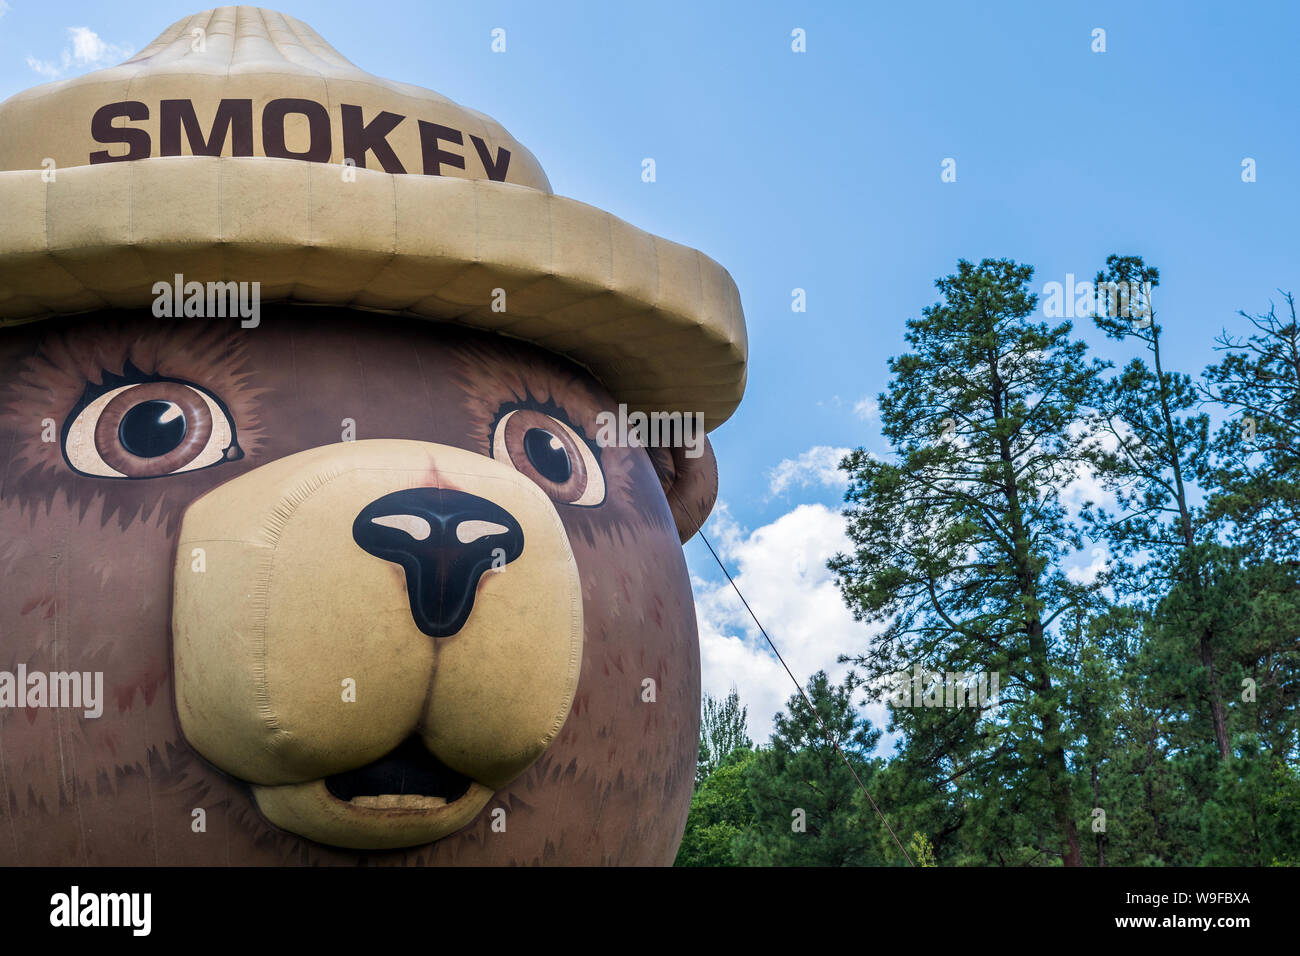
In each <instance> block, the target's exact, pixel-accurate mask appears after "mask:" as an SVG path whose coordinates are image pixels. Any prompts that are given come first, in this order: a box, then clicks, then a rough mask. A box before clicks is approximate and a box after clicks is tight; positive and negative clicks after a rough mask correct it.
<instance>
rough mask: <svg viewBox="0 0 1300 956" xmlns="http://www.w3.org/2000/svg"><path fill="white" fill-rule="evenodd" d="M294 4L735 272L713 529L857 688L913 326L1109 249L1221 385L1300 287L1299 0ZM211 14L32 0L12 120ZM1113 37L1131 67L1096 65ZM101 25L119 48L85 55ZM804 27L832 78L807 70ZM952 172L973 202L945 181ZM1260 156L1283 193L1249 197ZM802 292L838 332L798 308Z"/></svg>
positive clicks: (737, 654) (6, 13) (23, 28)
mask: <svg viewBox="0 0 1300 956" xmlns="http://www.w3.org/2000/svg"><path fill="white" fill-rule="evenodd" d="M274 7H275V9H278V10H280V11H282V12H284V13H288V14H291V15H293V16H296V17H299V18H300V19H302V20H304V21H306V22H307V23H308V24H310V25H311V26H312V27H314V28H315V29H316V30H317V31H318V32H319V33H320V34H321V35H322V36H324V37H325V38H326V39H327V40H329V41H330V42H331V43H332V44H333V45H334V46H335V47H336V48H338V49H339V51H340V52H341V53H343V54H344V55H345V56H347V57H348V58H350V59H351V60H352V61H353V62H354V63H356V64H357V65H358V66H360V67H362V68H363V69H366V70H369V71H371V72H373V73H377V74H379V75H382V76H385V77H389V78H391V79H396V80H401V81H405V82H410V83H416V84H419V85H422V86H426V87H429V88H431V89H434V90H437V91H438V92H440V93H442V94H444V95H446V96H449V97H451V98H452V99H454V100H456V101H458V102H460V103H463V104H465V105H466V106H470V107H472V108H474V109H478V110H481V111H483V112H485V113H487V114H489V115H491V116H493V117H494V118H496V119H497V120H499V121H500V122H501V123H502V124H503V125H505V127H506V128H507V129H508V130H510V132H511V133H512V134H513V135H514V136H515V137H517V138H518V139H519V140H520V141H521V142H522V143H524V144H525V145H526V146H527V147H528V148H529V149H531V150H532V151H533V153H534V154H535V155H536V156H537V157H538V159H539V160H540V161H541V163H542V165H543V167H544V168H545V169H546V171H547V173H548V175H549V176H550V179H551V183H552V186H553V187H554V188H555V191H556V192H557V193H560V194H562V195H566V196H572V197H574V198H576V199H580V200H582V201H584V202H588V203H591V204H593V205H595V206H598V207H600V208H602V209H605V210H608V211H610V212H612V213H614V214H615V215H618V216H620V217H622V218H624V219H626V220H628V221H629V222H631V223H633V224H634V225H636V226H638V227H640V228H642V229H645V230H648V231H650V232H653V233H656V234H658V235H662V236H666V237H668V238H671V239H674V240H677V241H680V242H683V243H686V244H688V245H692V246H695V247H697V248H699V249H701V250H703V251H704V252H705V253H707V254H708V255H710V256H712V257H713V258H714V259H716V260H717V261H719V262H720V263H722V264H723V265H724V266H726V268H727V269H728V270H730V272H731V274H732V276H733V277H734V278H735V280H736V283H737V285H738V286H739V288H740V293H741V298H742V302H743V304H744V307H745V313H746V317H747V320H748V324H749V334H750V362H751V364H750V378H749V390H748V393H747V395H746V397H745V401H744V402H743V404H742V405H741V407H740V410H739V412H738V413H737V414H736V415H735V416H734V417H733V418H732V419H731V421H729V422H728V423H727V424H726V425H724V426H723V427H722V428H721V429H720V430H718V431H717V432H715V433H714V435H713V436H712V437H713V442H714V446H715V448H716V450H717V453H718V458H719V462H720V470H721V494H720V500H721V503H722V507H720V509H719V511H718V512H715V516H714V519H713V520H712V522H711V523H710V526H709V527H708V528H707V529H706V530H707V531H708V532H709V533H710V534H711V537H713V538H714V539H716V542H715V543H716V544H718V545H720V546H721V550H722V551H723V554H724V556H725V557H726V558H727V560H728V563H729V565H730V566H731V567H732V569H733V573H738V575H739V577H738V581H739V583H740V586H741V588H742V590H745V592H746V596H747V597H748V598H749V600H750V603H751V604H752V605H753V606H754V607H755V609H756V610H757V611H758V613H759V615H760V617H762V618H763V619H764V623H765V624H767V625H768V630H769V633H771V634H772V636H773V637H774V639H775V640H776V641H777V642H778V646H781V648H782V650H783V652H788V653H787V659H788V660H789V661H790V663H791V666H792V668H793V669H794V670H795V672H796V674H797V675H798V676H800V677H801V678H806V677H807V675H808V674H810V673H811V672H812V671H814V670H816V669H817V668H819V667H825V668H827V669H828V670H830V671H832V672H833V673H835V674H839V673H840V672H841V671H842V668H839V667H837V666H836V665H835V657H836V655H837V654H838V653H840V652H841V651H843V650H848V649H851V648H853V647H855V646H856V647H860V646H863V645H865V642H866V641H867V640H869V636H870V635H869V632H868V631H867V629H866V628H864V627H863V626H861V625H856V624H854V623H853V622H852V620H851V619H850V618H849V617H848V614H847V611H845V610H844V609H843V607H842V606H841V605H839V603H838V595H837V594H836V593H835V591H834V588H833V587H832V586H831V585H830V583H829V577H828V575H827V574H826V572H825V571H824V569H823V568H822V567H821V564H822V562H823V561H824V559H825V556H826V555H828V554H830V553H833V552H834V551H835V550H836V549H837V548H838V547H840V546H842V545H841V544H840V541H841V539H840V538H839V534H840V531H839V527H840V521H839V517H838V515H837V513H836V512H837V511H838V508H839V504H840V494H841V490H842V485H839V484H837V481H836V477H835V474H834V470H833V468H830V467H828V463H830V464H833V461H834V459H835V457H836V455H835V453H834V452H833V451H832V450H834V449H841V448H847V447H850V446H855V445H866V446H867V447H868V448H871V449H873V450H876V451H883V450H884V447H883V445H882V444H881V441H880V438H879V435H878V422H876V421H875V420H873V419H872V418H871V417H870V415H869V414H868V412H869V408H867V407H863V406H860V405H859V403H860V401H861V400H862V399H863V398H864V397H872V396H875V395H876V394H877V393H878V392H880V391H881V390H882V389H883V388H884V387H885V384H886V380H887V368H886V361H887V359H888V358H889V356H890V355H893V354H896V353H898V352H899V351H900V350H901V348H902V344H903V343H902V332H903V328H904V320H905V319H906V318H908V317H911V316H915V315H917V314H919V312H920V310H921V309H922V308H923V307H924V306H926V305H928V304H930V303H931V302H933V301H934V297H935V292H934V288H933V281H934V279H935V278H936V277H938V276H940V275H945V274H947V273H949V272H951V271H953V270H954V269H955V264H956V261H957V259H958V258H968V259H973V260H978V259H980V258H983V257H986V256H988V257H1003V256H1005V257H1010V258H1014V259H1017V260H1019V261H1022V262H1027V263H1030V264H1032V265H1033V266H1035V268H1036V270H1037V271H1036V277H1035V288H1037V289H1041V287H1042V284H1043V283H1045V282H1048V281H1053V280H1054V281H1062V282H1063V281H1064V280H1065V276H1066V274H1067V273H1074V274H1075V275H1076V276H1077V277H1079V278H1081V279H1082V278H1090V277H1091V276H1092V275H1093V274H1094V273H1095V272H1096V271H1097V269H1098V268H1099V267H1100V266H1101V264H1102V263H1103V262H1104V259H1105V257H1106V255H1107V254H1108V253H1111V252H1120V253H1127V254H1139V255H1142V256H1144V257H1145V258H1146V260H1147V262H1148V263H1151V264H1155V265H1157V266H1158V267H1159V268H1160V271H1161V287H1160V290H1159V292H1158V293H1157V298H1156V306H1157V310H1158V313H1159V316H1160V320H1161V323H1162V325H1163V327H1164V329H1165V333H1166V338H1165V343H1166V349H1167V355H1168V361H1169V364H1171V365H1172V366H1173V367H1175V368H1181V369H1184V370H1188V371H1192V372H1196V371H1199V369H1200V368H1202V367H1203V366H1204V365H1205V364H1206V362H1207V361H1210V360H1211V359H1212V357H1213V351H1212V346H1213V342H1212V340H1213V337H1214V335H1215V334H1216V333H1217V332H1218V331H1219V330H1220V329H1221V328H1222V327H1223V326H1225V325H1228V326H1231V325H1233V323H1234V321H1235V316H1236V312H1237V310H1238V309H1243V308H1244V309H1247V310H1248V311H1252V312H1253V311H1263V310H1266V309H1267V306H1268V300H1269V298H1270V297H1273V298H1276V292H1275V290H1276V289H1277V288H1279V287H1281V288H1284V289H1296V290H1298V291H1300V261H1298V260H1297V252H1298V251H1300V242H1298V241H1297V238H1296V226H1297V219H1298V218H1300V217H1297V212H1298V211H1300V198H1298V197H1300V193H1298V192H1297V189H1296V183H1297V181H1298V180H1300V133H1298V132H1297V110H1296V100H1297V70H1296V66H1295V54H1294V44H1295V37H1296V36H1297V35H1300V6H1297V5H1294V4H1287V3H1282V2H1273V3H1257V4H1251V5H1249V6H1246V7H1241V6H1235V5H1229V4H1217V5H1214V4H1208V3H1187V2H1184V3H1141V4H1134V3H1087V4H1084V3H1050V4H1048V3H997V2H992V3H985V4H969V3H958V2H948V3H928V4H927V3H906V4H891V5H883V4H866V3H858V2H840V3H829V2H823V3H817V4H815V5H814V4H795V3H764V2H745V3H740V2H727V3H707V2H701V0H694V2H672V0H669V2H659V3H654V4H640V5H632V4H624V3H618V4H599V3H596V2H584V3H580V2H562V0H554V2H549V3H546V4H539V3H535V2H523V0H517V2H508V3H506V2H503V3H490V2H489V3H483V2H476V3H471V4H450V3H445V4H444V3H420V2H407V0H400V2H399V0H391V2H390V0H375V2H371V3H366V4H358V3H355V2H347V3H344V2H337V3H335V2H322V3H302V2H290V0H282V2H279V3H278V4H275V5H274ZM200 8H201V5H200V4H197V3H194V2H179V3H178V2H172V0H167V2H156V0H155V2H149V3H143V2H133V0H117V2H114V3H113V4H112V5H106V4H96V3H81V2H66V3H65V2H41V3H32V2H26V0H7V3H6V2H5V0H0V11H3V13H0V98H3V97H7V96H9V95H11V94H13V93H15V92H17V91H19V90H22V89H25V88H27V87H29V86H33V85H35V84H37V83H39V82H43V81H44V80H46V79H48V78H50V76H49V75H48V74H50V72H51V71H57V72H58V73H59V75H61V76H68V75H75V74H77V73H83V72H88V71H90V70H92V69H98V68H100V67H102V66H106V65H111V64H112V63H116V62H118V61H119V60H120V59H123V58H124V56H123V55H121V54H123V53H124V52H125V51H135V50H138V49H140V48H141V47H143V46H144V45H145V44H147V43H148V42H149V41H150V40H152V39H153V38H154V37H155V36H156V35H157V34H159V33H160V32H162V30H163V29H164V28H165V27H167V26H168V25H170V24H171V23H172V22H173V21H175V20H177V19H180V18H181V17H184V16H186V15H188V14H191V13H194V12H196V11H197V10H198V9H200ZM497 27H500V28H504V29H505V30H506V52H505V53H503V54H500V53H493V52H491V50H490V41H491V31H492V29H493V28H497ZM1098 27H1100V28H1102V29H1104V30H1105V31H1106V47H1107V49H1106V52H1105V53H1094V52H1092V50H1091V45H1092V31H1093V30H1094V28H1098ZM74 28H82V29H83V30H85V31H88V33H89V34H93V37H94V39H91V38H90V36H88V33H84V32H83V33H79V34H78V35H77V36H79V37H80V38H81V40H80V43H75V42H74V36H73V34H72V33H70V30H73V29H74ZM795 28H802V29H803V30H804V31H806V35H807V52H805V53H794V52H792V51H791V31H792V30H793V29H795ZM78 52H80V53H81V54H82V55H81V56H80V57H79V56H78ZM65 60H66V65H65ZM33 62H35V64H36V68H34V67H33V66H32V63H33ZM38 70H45V71H46V73H47V75H44V76H43V75H40V73H39V72H38ZM0 135H3V131H0ZM645 157H653V158H654V159H655V161H656V166H657V175H658V178H657V181H656V182H655V183H652V184H647V183H644V182H642V180H641V175H640V174H641V161H642V159H643V158H645ZM949 157H951V158H952V159H954V160H955V161H956V172H957V181H956V182H954V183H944V182H941V181H940V172H941V168H940V164H941V162H942V161H943V160H944V159H945V158H949ZM1246 157H1250V158H1253V159H1254V160H1255V162H1256V169H1257V181H1256V182H1253V183H1243V182H1242V179H1241V163H1242V160H1243V159H1244V158H1246ZM796 287H798V288H803V289H805V290H806V294H807V312H806V313H802V314H800V313H794V312H792V311H791V290H792V289H794V288H796ZM1078 327H1079V331H1080V332H1081V334H1082V335H1083V336H1084V337H1085V338H1086V339H1087V340H1088V341H1089V342H1090V343H1092V344H1093V345H1094V346H1095V347H1096V348H1097V350H1098V352H1099V353H1100V354H1101V355H1103V356H1105V357H1107V358H1112V359H1115V360H1123V359H1125V358H1126V357H1127V355H1126V354H1125V353H1124V352H1122V351H1121V349H1122V346H1120V345H1118V344H1116V343H1108V342H1105V341H1104V340H1102V339H1101V337H1100V335H1099V334H1097V333H1096V331H1095V330H1094V329H1093V328H1092V327H1091V323H1090V322H1088V321H1087V320H1084V321H1083V322H1081V323H1078ZM855 407H858V408H859V411H858V412H857V413H855ZM817 449H823V450H822V451H817ZM783 463H784V464H783ZM687 556H688V560H689V562H690V565H691V569H692V573H693V575H694V576H695V577H696V590H697V598H698V600H699V604H700V616H701V632H702V634H701V640H702V646H703V650H704V664H705V687H706V689H711V690H714V691H725V689H726V687H727V686H728V685H729V684H731V683H732V682H733V681H734V682H735V683H736V684H737V685H738V686H739V688H740V691H741V696H742V699H743V700H744V701H745V702H747V703H748V704H749V705H750V717H751V726H752V730H753V731H754V735H755V736H756V737H766V734H767V732H768V729H769V726H770V716H771V713H772V711H774V710H775V708H776V707H777V706H778V705H779V704H780V703H781V702H782V701H783V700H784V699H785V697H786V696H788V694H789V693H790V692H791V691H792V690H793V687H792V686H791V685H790V683H789V679H788V678H787V677H786V676H785V675H784V673H783V672H781V671H779V669H778V668H777V666H776V665H775V664H774V663H773V662H772V661H771V660H770V658H769V657H768V656H767V655H766V652H765V651H764V650H763V648H762V646H761V644H760V643H759V642H761V638H760V637H757V635H756V633H755V632H753V631H752V629H750V628H749V627H748V625H747V624H746V620H745V619H744V618H743V617H742V616H741V615H742V614H743V611H742V610H741V609H740V608H739V604H738V602H735V600H734V596H731V597H729V596H728V595H726V594H725V593H723V592H721V591H720V590H719V587H718V581H719V575H718V574H717V571H716V568H715V567H714V566H713V563H712V559H711V558H710V557H709V555H708V552H707V551H706V550H705V549H704V548H703V546H702V545H700V544H699V543H698V542H695V543H692V544H691V545H689V546H688V548H687ZM871 712H873V711H871V710H869V713H871Z"/></svg>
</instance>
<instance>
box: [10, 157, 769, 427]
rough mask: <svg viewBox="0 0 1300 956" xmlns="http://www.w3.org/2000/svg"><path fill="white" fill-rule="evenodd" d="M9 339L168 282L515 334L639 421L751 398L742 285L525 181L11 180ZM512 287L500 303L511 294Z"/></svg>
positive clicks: (168, 164) (195, 160)
mask: <svg viewBox="0 0 1300 956" xmlns="http://www.w3.org/2000/svg"><path fill="white" fill-rule="evenodd" d="M0 208H3V209H5V210H6V215H5V230H4V232H3V234H0V325H15V324H19V323H23V322H32V321H37V320H40V319H43V318H48V317H51V316H56V315H70V314H76V313H80V312H87V311H93V310H99V309H109V308H140V307H146V306H150V305H151V304H152V303H153V301H154V299H155V297H156V296H155V293H154V291H153V287H154V285H155V283H157V282H160V281H161V282H168V283H170V282H171V281H172V280H173V277H174V276H175V275H176V274H177V273H179V274H182V275H183V276H184V277H185V281H187V282H188V281H199V282H209V281H250V282H251V281H257V282H259V283H260V297H261V301H263V302H276V301H296V302H304V303H312V304H322V305H334V306H346V307H350V308H356V309H362V310H370V311H379V312H386V313H399V314H406V315H410V316H413V317H417V318H422V319H428V320H434V321H440V322H451V323H458V324H461V325H466V326H470V327H473V328H477V329H483V330H486V331H490V332H498V333H501V334H503V335H507V336H511V337H514V338H518V339H523V340H525V341H528V342H532V343H535V344H536V345H538V346H540V347H542V348H545V349H548V350H550V351H553V352H556V353H559V354H561V355H564V356H566V357H568V358H570V359H572V360H573V361H575V362H578V363H579V364H581V365H583V366H585V367H586V368H587V369H589V370H590V371H591V372H592V374H593V375H594V376H595V377H596V378H597V379H599V380H600V381H601V382H602V383H603V384H604V385H605V386H606V387H607V388H609V390H610V392H611V393H612V394H613V395H614V396H615V398H616V399H617V400H618V401H621V402H626V403H627V405H628V406H629V407H630V408H632V409H638V410H643V411H681V412H701V413H703V415H704V420H705V427H706V428H708V429H710V430H711V429H713V428H715V427H716V426H718V425H720V424H721V423H722V422H724V421H725V420H726V419H727V418H728V417H730V415H731V414H732V413H733V412H734V411H735V409H736V406H737V405H738V404H739V403H740V399H741V397H742V395H743V394H744V390H745V368H746V357H747V350H748V346H747V341H746V335H745V323H744V315H743V312H742V310H741V305H740V296H739V293H738V291H737V289H736V285H735V282H734V281H733V280H732V278H731V276H730V275H729V274H728V273H727V271H726V270H725V269H723V268H722V266H720V265H718V263H716V262H714V261H713V260H712V259H710V258H708V257H707V256H705V255H703V254H702V253H700V252H698V251H696V250H694V249H690V248H688V247H686V246H682V245H679V244H678V243H675V242H670V241H668V240H666V239H661V238H658V237H656V236H652V235H650V234H648V233H645V232H642V231H641V230H639V229H636V228H634V227H633V226H630V225H628V224H627V223H625V222H623V221H622V220H620V219H618V218H616V217H614V216H611V215H609V214H608V213H605V212H602V211H600V210H599V209H596V208H595V207H593V206H589V205H586V204H585V203H580V202H577V201H575V200H572V199H566V198H563V197H560V196H555V195H552V194H549V193H544V192H542V191H540V190H537V189H532V188H529V187H526V186H517V185H512V184H509V183H499V182H490V181H483V180H470V179H458V178H451V177H441V176H420V175H390V174H387V173H382V172H378V171H375V170H367V169H356V168H345V167H341V166H337V165H329V164H322V163H304V162H301V161H297V160H288V159H265V158H244V157H241V158H228V157H199V156H179V157H169V158H155V159H147V160H140V161H135V162H121V163H106V164H102V165H97V166H78V167H71V168H63V169H58V170H57V171H55V172H54V173H53V181H49V182H47V181H45V178H43V176H42V170H30V171H28V170H23V171H14V172H0ZM497 290H503V292H504V300H503V297H502V292H499V291H497Z"/></svg>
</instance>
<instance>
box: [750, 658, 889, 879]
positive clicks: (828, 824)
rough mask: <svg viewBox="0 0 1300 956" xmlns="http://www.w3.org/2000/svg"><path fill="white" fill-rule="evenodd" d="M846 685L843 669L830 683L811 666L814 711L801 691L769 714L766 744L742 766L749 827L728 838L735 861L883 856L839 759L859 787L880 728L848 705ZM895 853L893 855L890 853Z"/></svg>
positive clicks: (836, 862)
mask: <svg viewBox="0 0 1300 956" xmlns="http://www.w3.org/2000/svg"><path fill="white" fill-rule="evenodd" d="M853 683H854V681H853V678H852V676H851V675H850V677H848V678H846V679H845V681H844V682H843V683H842V684H841V685H840V686H838V687H836V686H832V685H831V683H830V681H829V679H828V678H827V676H826V673H825V672H824V671H818V672H817V673H816V674H814V675H813V676H812V678H811V679H810V680H809V681H808V684H807V687H806V689H807V693H808V699H809V700H810V701H811V702H812V706H813V708H814V709H815V711H816V716H814V712H813V710H810V709H809V707H808V704H807V702H805V701H804V698H803V695H801V694H794V695H792V696H791V697H790V699H789V701H788V702H787V703H786V709H785V710H784V711H783V712H782V713H779V714H777V715H776V719H775V727H774V729H773V732H772V738H771V742H770V745H769V746H767V747H763V748H761V749H759V750H758V751H757V752H756V753H755V755H754V759H753V761H752V763H751V764H750V765H749V768H748V776H747V789H748V795H749V800H750V803H751V805H752V807H753V811H754V812H753V825H752V826H751V827H750V828H749V829H748V830H747V831H746V832H745V833H743V834H742V835H741V836H739V837H738V838H737V840H736V843H735V848H736V859H737V862H739V863H741V864H743V865H747V866H870V865H879V864H881V863H884V862H886V861H887V860H890V859H891V858H888V857H885V856H884V855H882V853H881V850H880V843H879V840H878V834H879V831H880V829H881V825H880V822H879V818H878V817H876V816H875V814H874V812H873V811H871V810H870V809H868V808H864V807H863V802H862V798H861V796H860V794H861V791H860V790H859V788H858V785H857V781H855V780H854V779H853V774H852V773H851V772H850V771H849V768H848V767H847V766H846V765H845V763H844V761H845V759H846V758H847V759H848V761H850V763H851V764H852V765H853V769H854V771H856V773H857V775H858V778H859V779H860V780H862V782H863V784H864V786H867V787H870V786H871V785H872V780H873V775H874V774H875V772H876V770H877V769H878V767H879V764H880V761H878V760H875V759H872V758H871V756H870V755H871V751H872V750H873V749H874V748H875V746H876V744H877V742H878V741H879V739H880V731H879V730H873V729H872V728H871V725H870V723H868V722H867V720H866V719H865V718H863V717H861V716H860V715H859V714H858V712H857V710H856V708H855V707H854V705H853V700H852V687H853ZM818 716H820V718H821V720H820V721H819V720H818V719H817V718H818ZM823 726H824V727H825V729H823ZM828 731H829V739H828V736H827V732H828ZM832 741H834V744H832ZM836 746H838V751H837V749H836ZM841 754H843V756H841ZM898 859H899V857H898V855H897V854H895V855H894V857H893V858H892V860H893V861H897V860H898Z"/></svg>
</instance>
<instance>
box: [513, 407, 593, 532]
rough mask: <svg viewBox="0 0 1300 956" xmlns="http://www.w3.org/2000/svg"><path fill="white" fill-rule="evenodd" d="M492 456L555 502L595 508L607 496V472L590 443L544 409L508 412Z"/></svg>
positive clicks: (521, 409)
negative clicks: (523, 476) (503, 462)
mask: <svg viewBox="0 0 1300 956" xmlns="http://www.w3.org/2000/svg"><path fill="white" fill-rule="evenodd" d="M492 457H493V458H495V459H497V460H498V461H508V462H510V464H512V465H514V467H515V468H516V469H518V470H519V471H520V472H521V473H522V474H524V475H527V476H528V477H529V478H531V479H532V480H533V482H534V483H535V484H536V485H537V486H538V487H540V488H541V489H542V490H543V491H544V492H546V493H547V494H548V495H550V496H551V497H552V498H553V499H554V500H556V501H559V502H562V503H564V504H569V505H578V506H580V507H584V508H591V507H595V506H596V505H598V504H600V503H601V502H602V501H604V500H605V475H604V473H603V472H602V471H601V470H600V462H598V461H597V460H596V455H595V453H594V452H593V451H592V450H591V447H590V446H589V445H588V444H587V443H586V442H585V441H583V440H582V438H580V437H579V436H578V434H577V432H575V431H574V430H573V429H572V428H570V427H569V426H568V425H566V424H565V423H564V422H562V421H560V420H559V419H558V418H554V417H552V416H550V415H547V414H546V413H544V412H539V411H537V410H535V409H531V408H516V409H515V410H514V411H511V412H508V413H506V415H505V416H504V417H503V418H502V419H501V420H500V421H498V422H497V424H496V428H495V430H494V432H493V435H492Z"/></svg>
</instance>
